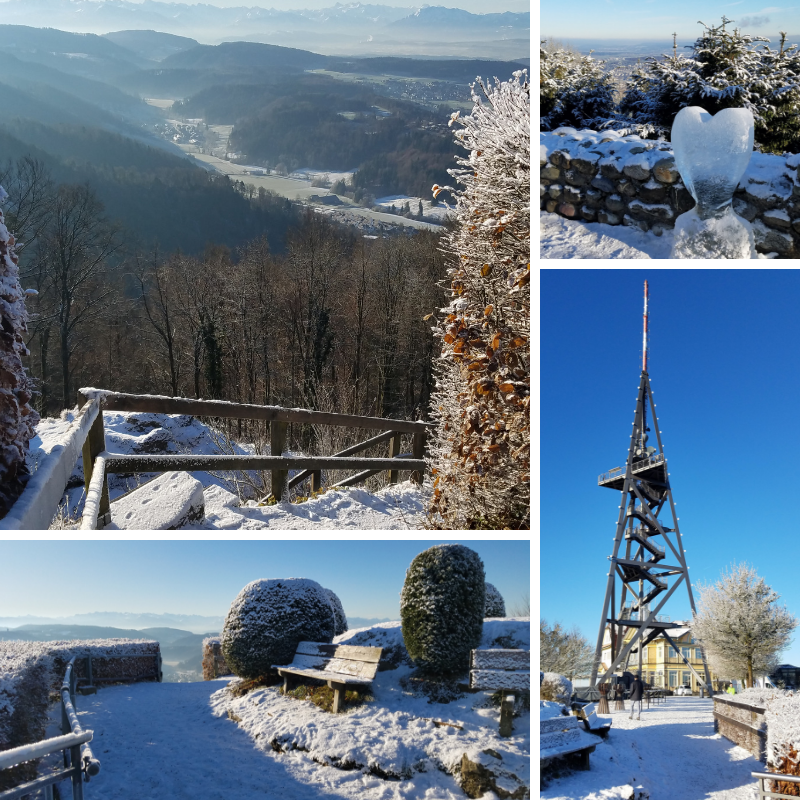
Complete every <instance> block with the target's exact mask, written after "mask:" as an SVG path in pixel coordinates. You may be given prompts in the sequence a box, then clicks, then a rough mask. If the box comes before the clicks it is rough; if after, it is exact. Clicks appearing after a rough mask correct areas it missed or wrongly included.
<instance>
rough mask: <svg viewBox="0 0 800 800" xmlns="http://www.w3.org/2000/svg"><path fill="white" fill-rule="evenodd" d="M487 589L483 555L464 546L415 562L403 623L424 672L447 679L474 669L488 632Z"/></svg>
mask: <svg viewBox="0 0 800 800" xmlns="http://www.w3.org/2000/svg"><path fill="white" fill-rule="evenodd" d="M484 586H485V576H484V571H483V562H482V561H481V558H480V556H479V555H478V554H477V553H476V552H475V551H474V550H470V549H469V548H468V547H464V546H463V545H460V544H439V545H435V546H434V547H431V548H429V549H428V550H425V551H424V552H422V553H420V554H419V555H418V556H416V558H414V560H413V561H412V562H411V566H409V568H408V571H407V572H406V580H405V583H404V584H403V591H402V592H401V594H400V620H401V623H402V628H403V642H404V644H405V646H406V650H407V651H408V654H409V656H411V660H412V661H413V662H414V664H415V665H416V666H417V667H418V668H419V669H420V670H421V671H422V672H426V673H429V674H434V675H447V674H453V673H457V672H461V671H463V670H466V669H467V668H468V667H469V653H470V650H474V649H475V648H476V647H477V646H478V645H479V644H480V641H481V632H482V631H483V609H484V604H485V600H486V594H485V591H486V590H485V588H484Z"/></svg>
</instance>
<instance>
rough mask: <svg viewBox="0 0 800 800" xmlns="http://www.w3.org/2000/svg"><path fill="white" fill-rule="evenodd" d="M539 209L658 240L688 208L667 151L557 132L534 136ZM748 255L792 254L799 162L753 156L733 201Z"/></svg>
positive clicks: (799, 229)
mask: <svg viewBox="0 0 800 800" xmlns="http://www.w3.org/2000/svg"><path fill="white" fill-rule="evenodd" d="M539 144H540V148H539V150H540V152H539V167H540V172H539V176H540V188H539V195H540V200H541V208H542V210H543V211H547V212H550V213H553V214H559V215H560V216H562V217H566V218H568V219H579V220H586V221H587V222H603V223H606V224H608V225H628V226H631V227H635V228H639V229H640V230H642V231H652V232H653V233H655V234H656V235H658V236H660V235H661V234H662V233H663V231H664V230H665V229H668V228H673V227H674V226H675V220H676V218H677V217H678V216H679V215H680V214H683V213H684V212H685V211H688V210H689V209H691V208H693V207H694V205H695V202H694V198H693V197H692V196H691V194H689V191H688V190H687V189H686V187H685V186H684V184H683V181H682V180H681V176H680V173H679V172H678V171H677V169H676V168H675V159H674V157H673V153H672V146H671V144H670V143H669V142H665V141H662V140H659V141H649V140H646V139H642V138H640V137H639V136H636V135H634V134H628V135H623V134H622V133H620V132H619V131H602V132H597V131H590V130H581V131H578V130H575V129H574V128H558V129H556V130H554V131H547V132H542V133H541V134H540V142H539ZM733 208H734V211H735V212H736V213H737V214H739V216H741V217H743V218H744V219H746V220H747V221H748V222H750V223H752V225H753V233H754V234H755V240H756V249H757V250H758V251H759V252H761V253H776V254H777V256H778V257H779V258H793V257H797V256H798V254H800V154H798V155H783V156H778V155H770V154H766V153H753V156H752V158H751V159H750V164H749V165H748V167H747V170H746V172H745V174H744V177H743V178H742V180H741V181H740V183H739V187H738V189H737V190H736V193H735V195H734V200H733Z"/></svg>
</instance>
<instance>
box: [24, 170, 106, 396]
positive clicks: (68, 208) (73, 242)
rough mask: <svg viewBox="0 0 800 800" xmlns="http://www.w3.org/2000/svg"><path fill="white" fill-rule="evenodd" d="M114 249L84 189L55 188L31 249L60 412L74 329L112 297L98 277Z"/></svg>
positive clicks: (99, 209)
mask: <svg viewBox="0 0 800 800" xmlns="http://www.w3.org/2000/svg"><path fill="white" fill-rule="evenodd" d="M120 247H121V237H120V236H119V229H118V228H117V227H115V226H114V225H111V224H110V223H109V222H108V221H107V220H106V218H105V217H104V215H103V205H102V203H101V202H100V201H99V200H98V199H97V198H96V196H95V194H94V192H93V191H92V190H91V189H90V188H89V187H88V186H70V185H62V186H59V187H58V190H57V191H56V194H55V197H54V200H53V206H52V215H51V217H50V220H49V224H48V226H47V228H46V229H45V230H44V231H43V233H42V234H41V236H40V238H39V242H38V245H37V261H38V262H39V265H38V268H39V270H40V274H41V275H42V277H43V283H44V289H45V292H44V294H45V295H46V296H47V297H48V298H49V300H50V302H51V303H52V313H53V316H54V317H55V323H56V326H57V330H58V335H59V344H60V351H59V356H60V358H59V360H60V367H61V403H62V407H63V408H69V407H70V405H72V403H73V401H74V397H73V390H72V387H71V384H70V378H71V371H70V368H71V363H72V359H73V355H74V354H75V351H76V349H77V348H78V347H79V345H80V343H79V340H78V337H77V336H76V334H77V331H78V327H79V326H81V325H85V324H86V323H88V322H91V321H92V320H93V319H95V318H96V317H97V316H98V315H99V314H101V313H102V312H103V310H104V305H103V304H104V303H105V302H106V301H107V300H108V298H109V297H110V296H111V295H112V294H113V291H114V290H113V288H112V287H111V285H110V283H109V281H108V280H105V279H104V277H105V276H104V275H103V273H104V271H105V270H106V269H107V268H108V267H109V265H110V262H111V259H112V257H113V256H114V255H115V253H117V251H118V250H119V249H120Z"/></svg>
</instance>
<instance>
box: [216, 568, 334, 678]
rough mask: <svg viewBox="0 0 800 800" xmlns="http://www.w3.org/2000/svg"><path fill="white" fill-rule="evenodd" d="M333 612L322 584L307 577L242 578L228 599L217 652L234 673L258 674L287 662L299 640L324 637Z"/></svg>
mask: <svg viewBox="0 0 800 800" xmlns="http://www.w3.org/2000/svg"><path fill="white" fill-rule="evenodd" d="M333 631H334V615H333V613H331V604H330V601H329V600H328V595H327V594H326V593H325V589H323V588H322V586H320V585H319V584H318V583H317V582H316V581H312V580H309V579H308V578H280V579H274V580H257V581H253V582H252V583H248V584H247V586H245V587H244V589H242V591H241V592H239V595H238V596H237V598H236V599H235V600H234V601H233V603H232V604H231V607H230V610H229V611H228V616H227V617H226V618H225V625H224V627H223V629H222V637H221V639H222V655H223V657H224V659H225V663H226V664H227V665H228V666H229V667H230V668H231V670H233V672H234V674H235V675H238V676H239V677H240V678H258V677H259V676H262V675H266V674H267V673H269V672H272V671H273V670H272V667H273V666H274V665H276V664H289V663H290V662H291V660H292V657H293V656H294V653H295V650H297V645H298V644H299V643H300V642H303V641H309V642H330V641H331V640H332V639H333Z"/></svg>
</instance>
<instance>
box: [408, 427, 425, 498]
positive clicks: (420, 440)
mask: <svg viewBox="0 0 800 800" xmlns="http://www.w3.org/2000/svg"><path fill="white" fill-rule="evenodd" d="M426 435H427V428H423V429H422V430H421V431H418V432H416V433H415V434H414V443H413V445H412V457H413V458H424V457H425V436H426ZM424 475H425V472H424V470H422V471H421V470H414V472H412V473H411V480H412V481H414V483H416V484H417V485H418V486H421V485H422V479H423V477H424Z"/></svg>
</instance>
